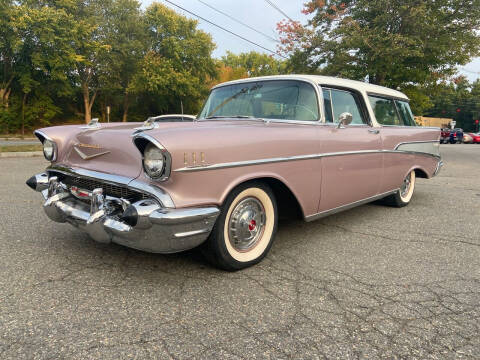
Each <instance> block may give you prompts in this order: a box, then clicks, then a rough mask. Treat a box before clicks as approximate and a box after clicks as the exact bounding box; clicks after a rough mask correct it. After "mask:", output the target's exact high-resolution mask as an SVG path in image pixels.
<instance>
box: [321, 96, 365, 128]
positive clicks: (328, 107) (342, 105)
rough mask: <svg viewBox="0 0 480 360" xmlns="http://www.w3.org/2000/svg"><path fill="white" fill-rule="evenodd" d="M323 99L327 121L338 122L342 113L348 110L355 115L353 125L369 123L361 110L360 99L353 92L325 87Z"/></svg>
mask: <svg viewBox="0 0 480 360" xmlns="http://www.w3.org/2000/svg"><path fill="white" fill-rule="evenodd" d="M323 99H324V106H325V120H326V122H330V123H331V122H333V123H338V117H339V116H340V114H341V113H344V112H348V113H350V114H352V116H353V120H352V125H364V124H367V121H366V120H365V118H364V117H363V116H362V112H361V111H360V106H359V105H360V104H359V103H358V99H357V97H356V96H355V95H354V94H352V93H351V92H348V91H343V90H336V89H324V90H323Z"/></svg>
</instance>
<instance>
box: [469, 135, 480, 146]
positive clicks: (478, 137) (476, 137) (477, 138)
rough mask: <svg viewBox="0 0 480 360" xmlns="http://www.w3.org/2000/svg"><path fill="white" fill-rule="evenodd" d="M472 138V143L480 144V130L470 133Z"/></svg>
mask: <svg viewBox="0 0 480 360" xmlns="http://www.w3.org/2000/svg"><path fill="white" fill-rule="evenodd" d="M468 135H470V136H471V138H472V144H480V132H478V133H468Z"/></svg>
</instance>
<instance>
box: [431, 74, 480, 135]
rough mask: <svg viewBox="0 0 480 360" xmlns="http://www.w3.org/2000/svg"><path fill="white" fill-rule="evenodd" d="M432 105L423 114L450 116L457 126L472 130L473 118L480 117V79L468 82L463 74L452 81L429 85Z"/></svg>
mask: <svg viewBox="0 0 480 360" xmlns="http://www.w3.org/2000/svg"><path fill="white" fill-rule="evenodd" d="M426 91H427V92H428V93H429V94H430V98H431V101H432V103H433V106H432V107H431V108H429V109H428V110H426V111H425V112H424V115H425V116H432V117H443V118H452V119H454V120H456V121H457V125H456V126H457V127H461V128H463V129H464V130H465V131H474V130H475V124H474V120H476V119H480V80H477V81H475V82H473V83H470V82H468V80H467V79H466V78H465V77H464V76H460V77H457V78H455V79H454V81H452V82H445V81H444V82H440V83H437V84H433V85H431V86H429V88H428V89H427V90H426Z"/></svg>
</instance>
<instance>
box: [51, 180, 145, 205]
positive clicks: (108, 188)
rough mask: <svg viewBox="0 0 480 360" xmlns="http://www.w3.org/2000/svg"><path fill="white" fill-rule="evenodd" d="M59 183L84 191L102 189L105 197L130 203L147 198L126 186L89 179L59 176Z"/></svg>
mask: <svg viewBox="0 0 480 360" xmlns="http://www.w3.org/2000/svg"><path fill="white" fill-rule="evenodd" d="M61 181H62V183H64V184H65V185H67V186H68V187H69V188H70V187H71V186H76V187H78V188H80V189H84V190H90V191H92V190H94V189H98V188H102V189H103V193H104V194H105V195H109V196H113V197H117V198H124V199H127V200H130V201H138V200H142V199H146V198H147V197H148V196H147V195H146V194H143V193H141V192H138V191H134V190H130V189H129V188H128V187H126V186H120V185H113V184H108V183H105V182H103V181H100V180H95V179H90V178H82V177H74V176H68V175H61Z"/></svg>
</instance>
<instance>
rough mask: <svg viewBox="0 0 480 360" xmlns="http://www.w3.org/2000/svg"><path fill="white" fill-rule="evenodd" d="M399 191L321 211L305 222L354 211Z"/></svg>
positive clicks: (307, 217)
mask: <svg viewBox="0 0 480 360" xmlns="http://www.w3.org/2000/svg"><path fill="white" fill-rule="evenodd" d="M397 191H399V189H395V190H391V191H387V192H384V193H381V194H377V195H375V196H370V197H368V198H365V199H362V200H358V201H354V202H352V203H350V204H346V205H341V206H338V207H336V208H333V209H329V210H325V211H321V212H319V213H316V214H313V215H309V216H306V217H305V221H307V222H310V221H314V220H318V219H321V218H323V217H326V216H329V215H333V214H337V213H339V212H341V211H345V210H349V209H352V208H354V207H357V206H360V205H364V204H368V203H370V202H372V201H375V200H379V199H383V198H384V197H386V196H388V195H392V194H395V193H396V192H397Z"/></svg>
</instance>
